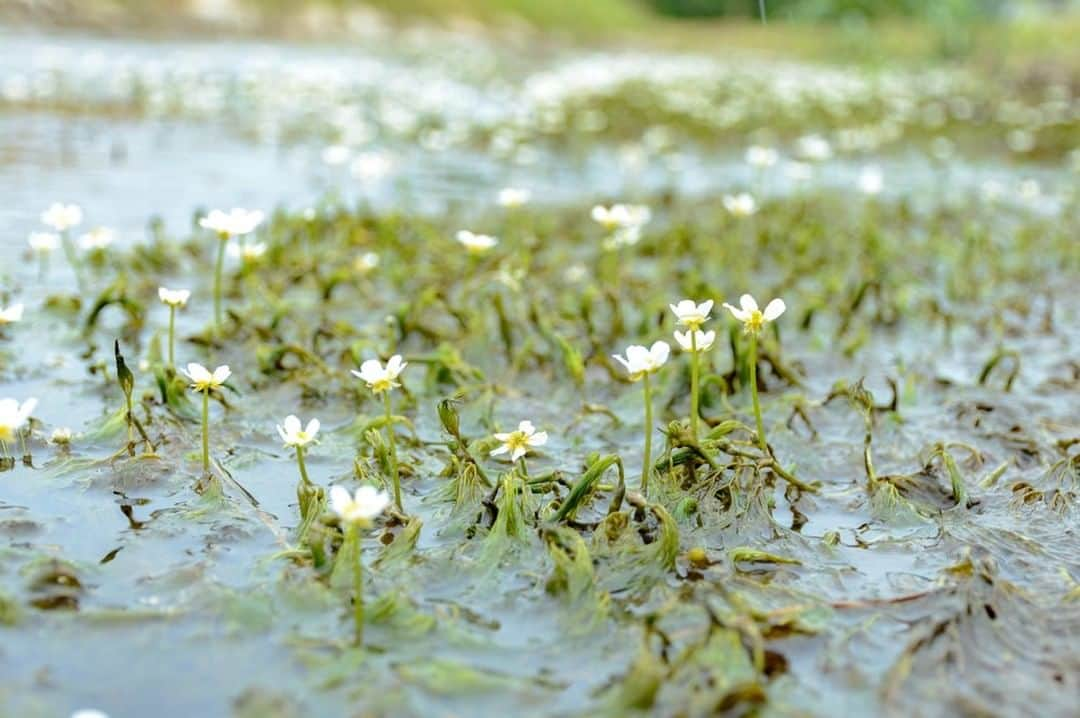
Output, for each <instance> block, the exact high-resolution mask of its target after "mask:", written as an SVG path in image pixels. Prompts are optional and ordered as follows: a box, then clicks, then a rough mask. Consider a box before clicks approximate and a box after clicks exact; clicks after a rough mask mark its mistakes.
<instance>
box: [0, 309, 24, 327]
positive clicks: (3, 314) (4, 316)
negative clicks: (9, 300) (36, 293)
mask: <svg viewBox="0 0 1080 718" xmlns="http://www.w3.org/2000/svg"><path fill="white" fill-rule="evenodd" d="M23 309H24V307H23V305H22V304H12V305H11V306H10V307H6V308H5V307H0V326H3V325H4V324H14V323H15V322H19V321H22V318H23Z"/></svg>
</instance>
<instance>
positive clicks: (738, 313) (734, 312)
mask: <svg viewBox="0 0 1080 718" xmlns="http://www.w3.org/2000/svg"><path fill="white" fill-rule="evenodd" d="M724 309H726V310H728V311H729V312H731V316H733V317H735V318H736V319H738V320H739V321H740V322H745V321H747V320H748V319H750V315H749V314H748V313H746V312H744V311H743V310H741V309H739V308H738V307H733V306H731V305H730V304H728V303H727V302H724Z"/></svg>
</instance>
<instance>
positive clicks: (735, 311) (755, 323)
mask: <svg viewBox="0 0 1080 718" xmlns="http://www.w3.org/2000/svg"><path fill="white" fill-rule="evenodd" d="M739 305H740V306H739V307H733V306H731V305H730V304H728V303H727V302H725V303H724V309H727V310H728V311H729V312H731V316H733V317H735V318H736V319H738V320H739V321H740V322H742V323H743V326H744V327H745V328H746V332H747V333H748V334H749V333H754V334H757V333H758V332H760V331H761V328H762V327H763V326H765V322H771V321H773V320H774V319H776V318H777V317H779V316H780V315H781V314H783V313H784V310H785V309H787V307H786V306H784V300H783V299H774V300H772V301H771V302H769V304H768V306H766V307H765V311H764V312H762V311H761V310H759V309H758V303H757V302H756V301H754V298H753V297H751V296H750V295H749V294H744V295H742V296H741V297H739Z"/></svg>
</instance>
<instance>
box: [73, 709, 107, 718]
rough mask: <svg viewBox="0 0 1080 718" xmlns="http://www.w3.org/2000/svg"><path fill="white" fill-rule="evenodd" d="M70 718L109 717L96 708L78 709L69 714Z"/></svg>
mask: <svg viewBox="0 0 1080 718" xmlns="http://www.w3.org/2000/svg"><path fill="white" fill-rule="evenodd" d="M71 718H109V716H108V714H107V713H104V712H103V711H99V710H97V709H96V708H80V709H79V710H77V711H75V712H74V713H72V714H71Z"/></svg>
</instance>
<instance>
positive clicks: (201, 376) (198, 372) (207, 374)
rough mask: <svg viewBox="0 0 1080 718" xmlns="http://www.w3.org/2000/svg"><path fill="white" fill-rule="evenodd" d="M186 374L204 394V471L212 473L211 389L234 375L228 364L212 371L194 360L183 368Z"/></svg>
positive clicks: (193, 386) (192, 383)
mask: <svg viewBox="0 0 1080 718" xmlns="http://www.w3.org/2000/svg"><path fill="white" fill-rule="evenodd" d="M181 371H183V373H184V375H185V376H187V378H188V379H191V388H192V389H194V390H195V391H197V392H201V393H202V395H203V402H202V460H203V473H205V474H207V475H209V474H210V391H211V390H213V389H219V388H221V387H222V386H224V385H225V382H226V381H227V380H228V378H229V377H230V376H231V375H232V372H231V371H230V370H229V367H228V366H219V367H218V368H217V369H214V371H212V372H211V371H210V370H209V369H207V368H206V367H204V366H203V365H202V364H196V363H194V362H192V363H190V364H188V365H187V369H186V370H183V369H181Z"/></svg>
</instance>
